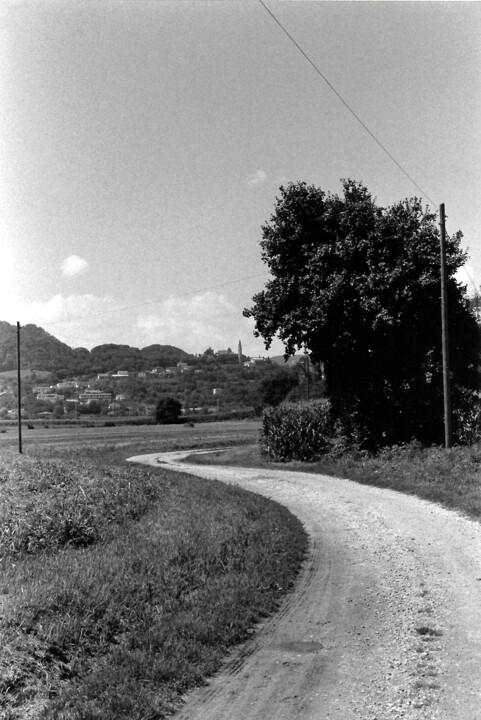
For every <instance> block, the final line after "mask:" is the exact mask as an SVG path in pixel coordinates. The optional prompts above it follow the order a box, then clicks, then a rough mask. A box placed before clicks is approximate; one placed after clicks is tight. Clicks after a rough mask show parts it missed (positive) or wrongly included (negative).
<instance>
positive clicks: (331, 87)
mask: <svg viewBox="0 0 481 720" xmlns="http://www.w3.org/2000/svg"><path fill="white" fill-rule="evenodd" d="M258 1H259V3H260V4H261V5H262V7H263V8H264V9H265V10H266V12H268V13H269V15H270V16H271V17H272V19H273V20H274V21H275V22H276V23H277V25H278V26H279V27H280V28H281V30H282V31H283V32H284V34H285V35H287V37H288V38H289V40H290V41H291V42H292V43H293V45H295V47H296V48H297V49H298V50H299V52H300V53H301V55H302V56H303V57H304V58H305V59H306V60H307V62H308V63H309V65H311V67H312V68H313V69H314V70H315V71H316V73H317V74H318V75H319V76H320V77H321V78H322V80H323V81H324V82H325V83H326V85H327V86H328V87H329V88H330V89H331V90H332V92H333V93H334V94H335V95H336V97H337V98H338V99H339V100H340V101H341V103H342V104H343V105H344V107H345V108H346V109H347V110H348V111H349V112H350V113H351V115H352V116H353V117H354V118H355V119H356V120H357V122H358V123H359V124H360V125H361V126H362V127H363V128H364V130H365V131H366V132H367V133H368V135H370V137H371V138H372V140H374V142H375V143H376V144H377V145H378V146H379V147H380V148H381V150H382V151H383V152H384V153H386V155H387V156H388V157H389V158H390V159H391V160H392V162H393V163H394V164H395V165H396V166H397V167H398V168H399V170H401V172H402V173H403V174H404V175H405V176H406V177H407V178H408V180H410V182H412V184H413V185H414V186H415V187H416V188H417V189H418V190H419V192H420V193H421V194H422V195H424V197H425V198H427V200H429V202H430V203H431V204H432V205H436V203H435V202H434V200H432V199H431V198H430V197H429V195H428V194H427V192H426V191H425V190H423V189H422V187H421V186H420V185H418V183H417V182H416V181H415V180H414V178H413V177H412V176H411V175H410V174H409V173H408V171H407V170H406V169H405V168H404V167H403V166H402V165H401V163H400V162H399V161H398V160H396V158H395V157H394V155H392V153H390V152H389V150H388V149H387V147H386V146H385V145H384V144H383V143H382V142H381V140H379V138H378V137H377V136H376V135H375V134H374V133H373V132H372V130H371V129H370V128H369V127H368V126H367V125H366V123H365V122H364V121H363V120H362V119H361V117H360V116H359V115H358V114H357V113H356V111H355V110H353V108H352V107H351V106H350V105H349V103H348V102H347V101H346V100H344V98H343V97H342V95H341V93H340V92H339V91H338V90H337V89H336V88H335V87H334V85H333V84H332V82H331V81H330V80H329V79H328V78H327V77H326V75H325V74H324V73H323V72H322V71H321V70H320V69H319V67H318V66H317V65H316V64H315V62H314V61H313V60H312V59H311V58H310V57H309V55H308V54H307V53H306V51H305V50H304V49H303V48H302V47H301V46H300V45H299V43H298V42H297V40H295V38H294V37H293V36H292V35H291V33H290V32H289V31H288V30H287V29H286V28H285V27H284V25H283V24H282V23H281V22H280V20H278V18H277V17H276V16H275V15H274V13H273V12H272V11H271V10H270V9H269V8H268V7H267V5H266V4H265V2H264V0H258Z"/></svg>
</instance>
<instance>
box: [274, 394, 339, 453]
mask: <svg viewBox="0 0 481 720" xmlns="http://www.w3.org/2000/svg"><path fill="white" fill-rule="evenodd" d="M334 435H335V427H334V421H333V418H332V414H331V407H330V405H329V403H328V402H326V401H325V400H314V401H312V402H299V403H289V402H283V403H281V404H280V405H278V406H277V407H276V408H268V409H266V410H265V411H264V414H263V419H262V431H261V450H262V453H263V455H266V456H267V457H269V458H270V459H271V460H279V461H281V462H286V461H289V460H301V461H304V462H312V461H313V460H316V459H317V458H319V457H320V456H322V455H324V454H325V453H326V452H328V451H329V450H330V449H331V447H332V445H333V441H334Z"/></svg>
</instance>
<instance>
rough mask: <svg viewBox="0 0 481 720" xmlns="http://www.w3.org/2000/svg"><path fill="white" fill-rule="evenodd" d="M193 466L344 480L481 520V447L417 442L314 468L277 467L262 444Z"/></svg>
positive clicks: (330, 459) (199, 459)
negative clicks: (263, 469) (266, 470)
mask: <svg viewBox="0 0 481 720" xmlns="http://www.w3.org/2000/svg"><path fill="white" fill-rule="evenodd" d="M188 461H189V462H193V463H199V464H205V465H208V464H216V463H217V464H225V465H239V466H244V467H266V468H273V467H275V468H278V469H281V470H294V471H296V470H297V471H302V472H311V473H316V474H324V475H333V476H336V477H344V478H348V479H351V480H355V481H356V482H359V483H363V484H366V485H376V486H377V487H385V488H390V489H393V490H398V491H400V492H405V493H409V494H412V495H417V496H418V497H421V498H424V499H426V500H431V501H434V502H437V503H440V504H442V505H444V506H445V507H448V508H451V509H454V510H459V511H461V512H463V513H465V514H466V515H468V516H469V517H471V518H473V519H477V520H479V519H480V518H481V446H479V445H475V446H471V447H455V448H452V449H451V450H449V451H446V450H445V449H443V448H440V447H431V448H423V447H421V446H420V445H418V444H416V443H412V444H408V445H403V446H399V447H393V448H388V449H385V450H383V451H381V452H379V453H378V454H377V455H368V454H359V453H357V454H356V453H351V454H344V455H341V456H339V457H336V456H326V457H325V458H324V459H323V460H322V461H319V462H314V463H302V462H297V461H293V462H288V463H274V462H271V461H268V460H266V459H265V458H263V457H262V455H261V452H260V450H259V447H258V446H257V445H252V444H250V445H248V446H244V447H235V448H231V449H227V450H219V451H216V452H213V453H208V454H206V455H196V454H193V455H191V456H190V457H189V458H188Z"/></svg>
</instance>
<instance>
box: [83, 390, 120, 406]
mask: <svg viewBox="0 0 481 720" xmlns="http://www.w3.org/2000/svg"><path fill="white" fill-rule="evenodd" d="M79 400H80V402H81V403H90V402H93V401H95V402H99V403H100V404H101V405H103V404H106V403H109V402H111V401H112V395H111V393H107V392H102V391H101V390H85V392H83V393H80V395H79Z"/></svg>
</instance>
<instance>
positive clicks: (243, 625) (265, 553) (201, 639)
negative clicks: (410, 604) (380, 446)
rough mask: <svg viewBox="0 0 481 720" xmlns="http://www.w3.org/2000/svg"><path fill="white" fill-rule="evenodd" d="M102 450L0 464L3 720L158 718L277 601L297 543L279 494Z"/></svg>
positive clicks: (296, 528) (295, 561)
mask: <svg viewBox="0 0 481 720" xmlns="http://www.w3.org/2000/svg"><path fill="white" fill-rule="evenodd" d="M103 452H104V457H108V458H109V466H107V465H104V464H103V463H101V462H100V457H101V455H102V451H101V450H100V449H98V451H95V452H94V451H92V452H90V453H87V454H88V456H89V459H88V461H85V460H84V461H83V462H80V460H79V457H76V455H75V453H72V452H70V453H69V462H68V463H67V462H66V460H65V458H58V459H56V460H46V459H44V458H33V457H25V458H23V459H16V458H14V457H11V458H6V459H5V461H4V463H3V465H2V467H1V472H0V476H1V478H2V489H3V491H4V492H3V497H4V498H6V499H5V501H4V503H3V505H2V513H3V516H2V517H3V521H4V522H5V523H6V525H8V527H9V528H10V532H9V533H4V535H2V542H3V545H2V547H3V550H2V552H3V557H4V559H3V563H2V564H3V576H2V583H1V585H0V590H2V589H3V591H4V594H3V595H1V596H0V602H1V603H2V619H1V621H0V642H1V643H2V650H3V652H2V658H1V660H0V671H1V672H0V678H1V680H0V689H1V695H0V698H1V699H0V716H1V717H6V718H7V717H8V718H9V720H20V718H22V720H23V719H24V718H35V719H36V720H93V719H99V720H100V718H102V720H121V719H122V718H129V720H135V719H137V720H140V719H141V718H147V717H148V718H151V719H152V720H155V719H156V718H163V717H165V716H166V715H168V714H169V713H171V712H172V711H173V710H174V709H175V708H176V707H177V706H178V705H179V703H180V701H181V696H182V694H183V693H184V692H185V691H186V690H187V689H188V688H189V687H192V686H193V685H199V684H202V683H203V682H204V681H205V677H206V676H207V675H209V674H211V673H212V672H214V671H215V670H216V669H217V668H218V667H219V666H220V664H221V662H222V658H223V656H224V654H225V651H226V649H227V648H228V647H229V646H230V645H232V644H233V643H237V642H239V641H242V640H244V639H246V638H247V637H248V634H249V629H250V628H251V627H252V625H253V624H254V623H255V622H256V621H257V620H259V619H260V618H262V617H264V616H266V615H267V614H270V613H272V612H273V611H274V610H275V609H276V607H277V606H278V604H279V602H280V599H281V597H282V596H283V594H285V592H287V590H288V589H289V587H290V586H291V585H292V583H293V579H294V577H295V575H296V573H297V571H298V569H299V566H300V563H301V560H302V558H303V556H304V553H305V550H306V542H307V541H306V535H305V533H304V531H303V529H302V526H301V525H300V523H299V521H297V520H296V519H295V518H294V517H293V516H292V515H290V513H289V512H288V511H287V510H285V509H284V508H282V507H281V506H279V505H276V504H275V503H272V502H270V501H269V500H267V499H264V498H262V497H259V496H254V495H252V494H250V493H247V492H245V491H243V490H241V489H236V488H233V487H228V486H226V485H223V484H222V483H218V482H215V481H207V480H200V479H194V478H192V477H190V476H188V475H181V474H175V475H174V474H171V473H170V474H169V473H168V472H166V471H165V470H162V469H160V468H159V469H155V470H153V471H147V470H146V469H143V468H137V467H131V468H129V469H125V468H122V467H121V466H120V465H119V464H117V463H118V461H119V460H120V456H119V453H118V448H117V449H114V448H112V449H110V450H107V451H103ZM95 459H96V460H97V461H95ZM67 520H69V522H70V526H69V533H66V532H65V527H66V521H67ZM73 528H76V530H75V533H73ZM85 528H90V529H91V533H90V534H88V535H86V531H85ZM81 531H82V533H83V535H82V534H81ZM78 538H82V540H81V541H80V542H79V541H78Z"/></svg>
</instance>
